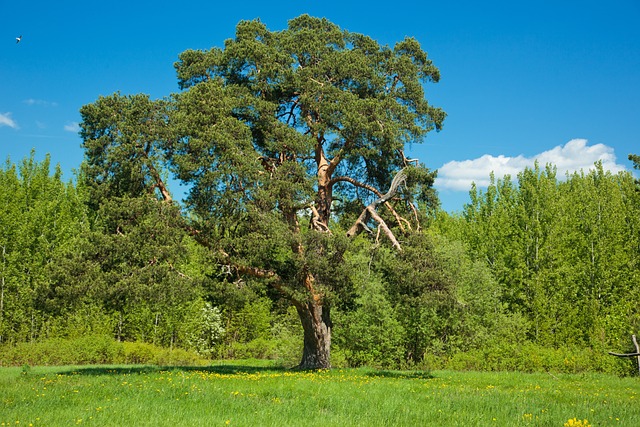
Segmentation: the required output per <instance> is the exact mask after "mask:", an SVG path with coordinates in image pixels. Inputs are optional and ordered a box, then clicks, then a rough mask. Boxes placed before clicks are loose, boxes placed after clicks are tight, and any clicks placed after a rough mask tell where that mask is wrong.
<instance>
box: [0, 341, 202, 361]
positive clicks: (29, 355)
mask: <svg viewBox="0 0 640 427" xmlns="http://www.w3.org/2000/svg"><path fill="white" fill-rule="evenodd" d="M122 363H127V364H155V365H201V364H204V363H207V361H206V360H205V359H203V358H202V357H200V356H198V355H197V354H196V353H193V352H189V351H187V350H183V349H166V348H162V347H158V346H155V345H153V344H148V343H140V342H133V343H132V342H117V341H115V340H114V339H113V338H111V337H108V336H104V335H97V336H86V337H80V338H73V339H65V338H51V339H46V340H42V341H36V342H33V343H19V344H16V345H4V346H2V347H0V365H1V366H20V365H94V364H122Z"/></svg>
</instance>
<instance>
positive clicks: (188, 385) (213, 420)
mask: <svg viewBox="0 0 640 427" xmlns="http://www.w3.org/2000/svg"><path fill="white" fill-rule="evenodd" d="M574 418H576V419H577V420H584V419H586V420H588V423H586V424H585V423H577V422H574V423H573V425H591V426H594V427H595V426H631V427H637V426H640V379H639V378H617V377H613V376H606V375H550V374H520V373H477V372H450V371H435V372H431V373H426V372H412V371H402V372H400V371H376V370H371V369H336V370H331V371H316V372H296V371H290V370H286V369H282V368H278V367H276V366H269V365H267V364H265V363H264V362H259V361H252V362H245V364H243V365H214V366H210V367H197V368H196V367H193V368H191V367H189V368H160V367H154V366H76V367H34V368H28V367H26V368H0V426H21V427H26V426H70V425H90V426H369V427H371V426H515V425H523V426H527V425H531V426H563V425H565V423H568V425H569V424H571V423H569V420H572V419H574Z"/></svg>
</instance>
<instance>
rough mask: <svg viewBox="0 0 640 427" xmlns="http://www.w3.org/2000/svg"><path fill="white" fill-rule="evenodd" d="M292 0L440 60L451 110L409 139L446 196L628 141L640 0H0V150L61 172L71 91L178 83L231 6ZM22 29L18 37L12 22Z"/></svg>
mask: <svg viewBox="0 0 640 427" xmlns="http://www.w3.org/2000/svg"><path fill="white" fill-rule="evenodd" d="M302 13H308V14H310V15H313V16H319V17H326V18H328V19H329V20H331V21H332V22H334V23H336V24H337V25H339V26H340V27H342V28H344V29H347V30H349V31H353V32H359V33H364V34H367V35H369V36H371V37H373V38H375V39H376V40H378V41H379V42H381V43H382V44H388V45H393V44H394V43H395V42H397V41H399V40H401V39H403V38H404V37H405V36H413V37H415V38H416V39H418V41H419V42H420V43H421V45H422V47H423V48H424V49H425V50H426V51H427V52H428V53H429V56H430V58H431V59H432V60H433V61H434V63H435V65H436V66H438V67H439V68H440V72H441V76H442V78H441V81H440V83H438V84H429V85H427V87H426V96H427V98H428V99H429V101H430V102H431V103H432V104H434V105H437V106H440V107H442V108H443V109H444V110H445V111H446V112H447V114H448V117H447V119H446V121H445V125H444V129H443V130H442V131H441V132H439V133H435V132H433V133H431V134H429V135H428V136H427V138H426V139H425V141H424V142H423V143H422V144H416V145H414V146H413V147H411V155H412V156H413V157H418V158H420V160H421V161H422V162H423V163H425V164H426V165H427V166H428V167H430V168H432V169H438V170H439V178H438V181H437V183H436V187H437V189H438V191H439V194H440V197H441V200H442V202H443V206H444V207H445V209H447V210H449V211H459V210H461V209H462V206H463V204H464V203H466V202H467V201H468V190H469V185H470V182H471V181H474V182H476V183H478V184H479V185H483V183H485V182H486V180H487V179H488V176H489V173H490V172H491V171H492V170H493V171H494V172H495V173H496V176H501V175H502V174H504V173H510V174H512V176H513V175H515V174H517V172H518V171H519V170H522V168H524V167H526V166H530V165H532V164H533V161H534V160H535V159H539V161H540V162H541V163H542V164H544V163H546V162H551V163H554V164H556V165H558V169H559V171H560V174H561V175H564V172H565V171H573V170H580V169H585V170H586V169H587V168H589V167H590V166H591V165H592V164H593V162H595V161H597V160H602V161H603V163H604V165H605V167H606V168H608V169H610V170H612V171H614V172H616V171H619V170H625V169H626V170H631V167H632V165H631V163H630V162H629V161H628V160H627V155H628V154H629V153H636V154H640V25H639V22H640V2H639V1H638V0H627V1H617V0H611V1H608V2H601V1H598V2H596V1H591V0H586V1H575V2H574V1H558V0H555V1H546V0H541V1H535V2H533V1H531V2H529V1H490V0H487V1H485V2H475V1H449V2H446V1H439V2H431V1H428V0H426V1H405V2H376V1H368V2H350V1H348V0H342V1H334V0H322V1H318V0H297V1H288V0H285V1H280V2H265V1H254V0H247V1H243V2H223V3H221V4H216V2H211V1H205V2H203V1H198V0H193V1H190V2H165V1H154V2H151V1H138V2H134V1H129V2H124V1H120V0H114V1H109V2H99V3H93V2H87V1H82V2H81V1H60V2H50V1H47V2H44V1H30V2H26V1H24V2H20V1H14V2H9V1H8V0H7V1H3V2H2V3H0V159H1V160H3V161H4V160H5V159H6V158H7V156H10V157H11V160H12V161H14V162H17V161H19V160H21V159H22V158H23V157H25V156H27V155H28V154H29V152H30V151H31V149H32V148H35V150H36V156H37V158H39V159H40V158H42V157H44V155H45V154H46V153H50V154H51V158H52V161H53V163H59V164H60V165H61V166H62V169H63V171H64V173H65V177H67V178H69V179H71V178H72V177H73V174H72V170H73V169H74V168H77V167H78V166H79V164H80V162H81V161H82V156H83V153H82V150H81V148H80V143H81V141H80V138H79V136H78V135H77V131H78V122H79V121H80V115H79V112H78V110H79V109H80V107H81V106H82V105H84V104H88V103H91V102H94V101H95V100H96V99H97V98H98V96H100V95H109V94H112V93H114V92H116V91H120V92H121V93H122V94H134V93H146V94H149V95H150V96H151V97H152V98H161V97H164V96H166V95H169V94H170V93H172V92H176V91H178V86H177V80H176V78H175V71H174V68H173V63H174V62H175V61H176V59H177V56H178V54H179V53H180V52H182V51H184V50H186V49H208V48H210V47H212V46H222V44H223V42H224V40H225V39H227V38H231V37H233V35H234V29H235V26H236V24H237V23H238V21H240V20H243V19H254V18H258V17H259V18H260V19H261V20H262V22H264V23H265V24H266V25H267V26H268V27H269V28H270V29H271V30H281V29H284V28H285V27H286V23H287V21H288V20H289V19H291V18H294V17H296V16H298V15H300V14H302ZM19 35H22V36H23V38H22V41H21V42H20V43H19V44H18V43H16V40H15V38H16V37H17V36H19Z"/></svg>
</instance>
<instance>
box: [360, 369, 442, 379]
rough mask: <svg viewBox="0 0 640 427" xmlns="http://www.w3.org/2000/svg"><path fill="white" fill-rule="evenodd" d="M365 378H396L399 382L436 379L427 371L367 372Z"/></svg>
mask: <svg viewBox="0 0 640 427" xmlns="http://www.w3.org/2000/svg"><path fill="white" fill-rule="evenodd" d="M363 375H364V376H367V377H373V378H394V379H399V380H431V379H434V378H435V377H434V376H433V375H432V374H431V373H430V372H427V371H389V370H380V371H365V372H364V373H363Z"/></svg>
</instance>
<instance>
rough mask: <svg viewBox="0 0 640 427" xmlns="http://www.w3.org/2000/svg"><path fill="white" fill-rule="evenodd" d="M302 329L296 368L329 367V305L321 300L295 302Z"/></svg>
mask: <svg viewBox="0 0 640 427" xmlns="http://www.w3.org/2000/svg"><path fill="white" fill-rule="evenodd" d="M296 309H297V311H298V315H299V316H300V321H301V322H302V329H303V331H304V347H303V351H302V360H301V361H300V364H299V365H298V369H329V368H331V327H332V325H331V317H330V315H329V307H327V306H326V305H324V304H323V303H322V301H314V300H312V301H309V302H307V303H304V304H296Z"/></svg>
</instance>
